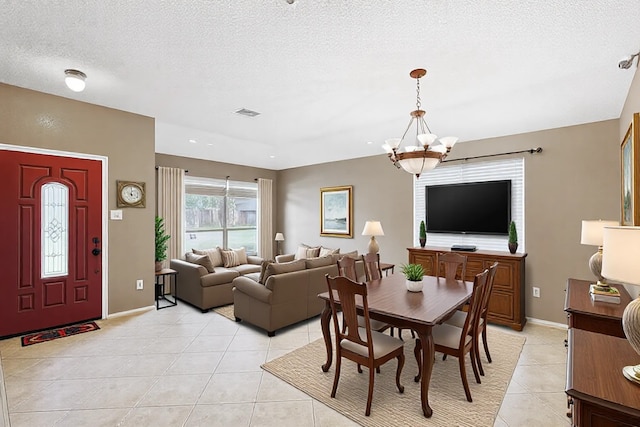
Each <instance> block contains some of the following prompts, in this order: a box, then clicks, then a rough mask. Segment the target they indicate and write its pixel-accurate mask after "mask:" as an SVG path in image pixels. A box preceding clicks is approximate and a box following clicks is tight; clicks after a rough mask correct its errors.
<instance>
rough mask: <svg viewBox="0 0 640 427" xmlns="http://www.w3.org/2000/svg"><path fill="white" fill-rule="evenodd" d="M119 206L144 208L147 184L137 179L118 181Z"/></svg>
mask: <svg viewBox="0 0 640 427" xmlns="http://www.w3.org/2000/svg"><path fill="white" fill-rule="evenodd" d="M116 185H117V187H118V190H117V206H118V207H119V208H144V207H145V199H146V192H145V184H144V182H135V181H116Z"/></svg>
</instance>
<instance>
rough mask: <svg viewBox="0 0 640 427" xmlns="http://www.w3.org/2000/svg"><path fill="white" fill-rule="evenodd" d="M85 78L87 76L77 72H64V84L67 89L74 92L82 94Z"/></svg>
mask: <svg viewBox="0 0 640 427" xmlns="http://www.w3.org/2000/svg"><path fill="white" fill-rule="evenodd" d="M86 78H87V75H86V74H85V73H83V72H82V71H79V70H72V69H68V70H64V82H65V83H66V85H67V87H68V88H69V89H71V90H72V91H74V92H82V91H83V90H84V87H85V82H84V80H85V79H86Z"/></svg>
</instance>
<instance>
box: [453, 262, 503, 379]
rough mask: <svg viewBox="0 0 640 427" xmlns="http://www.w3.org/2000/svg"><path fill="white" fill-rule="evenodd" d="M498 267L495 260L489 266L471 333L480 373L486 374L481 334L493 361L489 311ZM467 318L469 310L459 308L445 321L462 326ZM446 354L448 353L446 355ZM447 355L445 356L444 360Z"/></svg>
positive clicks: (489, 360) (487, 354) (486, 351)
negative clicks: (488, 336) (490, 350)
mask: <svg viewBox="0 0 640 427" xmlns="http://www.w3.org/2000/svg"><path fill="white" fill-rule="evenodd" d="M497 268H498V262H497V261H496V262H494V263H493V265H492V266H491V267H489V276H488V277H487V284H486V285H485V290H484V295H483V296H482V302H481V308H480V315H479V316H478V317H477V318H476V324H475V325H474V327H473V328H472V330H471V334H472V336H473V337H474V339H475V340H476V343H475V346H474V348H475V357H476V361H477V362H478V370H479V371H480V375H482V376H484V369H483V368H482V362H481V360H480V336H482V344H483V346H484V353H485V354H486V356H487V361H488V362H489V363H491V354H489V345H488V344H487V315H488V313H489V299H490V298H491V291H492V290H493V282H494V280H495V278H496V270H497ZM466 319H467V312H466V311H461V310H458V311H456V312H455V313H454V315H453V316H451V317H450V318H449V319H447V320H446V321H445V323H447V324H449V325H453V326H457V327H459V328H461V327H462V326H463V325H464V322H465V320H466ZM445 356H446V355H445ZM445 358H446V357H443V360H444V359H445Z"/></svg>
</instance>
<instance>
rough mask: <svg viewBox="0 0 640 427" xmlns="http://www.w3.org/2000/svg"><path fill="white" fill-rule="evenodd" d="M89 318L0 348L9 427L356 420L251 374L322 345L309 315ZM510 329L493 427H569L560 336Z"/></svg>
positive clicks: (539, 329)
mask: <svg viewBox="0 0 640 427" xmlns="http://www.w3.org/2000/svg"><path fill="white" fill-rule="evenodd" d="M98 323H99V324H100V327H101V330H99V331H95V332H89V333H85V334H81V335H77V336H72V337H68V338H63V339H58V340H54V341H50V342H47V343H42V344H36V345H32V346H29V347H21V346H20V342H19V339H18V338H12V339H7V340H2V341H0V356H1V361H2V364H1V365H0V366H1V369H0V381H2V377H3V375H4V385H5V388H6V397H7V406H8V413H9V422H10V426H11V427H22V426H28V427H34V426H43V427H45V426H54V425H55V426H56V427H61V426H73V427H77V426H92V427H97V426H109V427H111V426H151V425H153V426H188V427H191V426H205V425H206V426H218V425H219V426H277V427H286V426H295V427H300V426H353V425H356V424H354V423H353V422H352V421H350V420H349V419H347V418H345V417H343V416H342V415H340V414H338V413H337V412H335V411H333V410H332V409H330V408H328V407H327V406H325V405H323V404H321V403H319V402H317V401H315V400H313V399H311V398H310V397H309V396H307V395H306V394H304V393H302V392H301V391H299V390H297V389H295V388H293V387H291V386H290V385H288V384H287V383H285V382H283V381H281V380H279V379H277V378H276V377H274V376H272V375H271V374H269V373H267V372H264V371H263V370H262V369H261V368H260V364H262V363H264V362H265V361H268V360H271V359H273V358H276V357H278V356H281V355H283V354H285V353H287V352H289V351H291V350H293V349H296V348H298V347H301V346H303V345H305V344H308V343H309V342H311V341H314V340H316V339H318V338H321V337H322V332H321V330H320V320H319V318H317V317H316V318H314V319H310V320H309V321H306V322H303V323H300V324H297V325H294V326H291V327H289V328H286V329H283V330H280V331H278V333H277V334H276V336H275V337H273V338H268V337H267V335H266V333H264V332H263V331H261V330H259V329H257V328H254V327H252V326H250V325H247V324H244V323H235V322H233V321H230V320H228V319H226V318H224V317H222V316H220V315H218V314H216V313H214V312H210V313H206V314H202V313H200V311H199V310H196V309H194V308H191V307H189V306H186V305H184V304H179V305H178V306H176V307H171V308H167V309H163V310H159V311H155V310H153V311H148V312H144V313H142V314H137V315H131V316H126V317H119V318H114V319H108V320H103V321H99V322H98ZM504 330H505V331H508V332H511V333H517V332H512V331H510V330H509V329H504ZM520 334H523V335H524V336H526V338H527V341H526V344H525V346H524V348H523V351H522V354H521V356H520V360H519V362H518V365H517V367H516V370H515V372H514V374H513V377H512V380H511V383H510V385H509V388H508V391H507V394H506V396H505V399H504V402H503V404H502V407H501V409H500V412H499V414H498V417H497V419H496V422H495V426H511V427H514V426H527V427H533V426H545V427H549V426H562V427H565V426H568V425H570V422H569V419H568V418H566V416H565V412H566V398H565V394H564V386H565V370H566V349H565V347H564V339H565V337H566V331H564V330H561V329H555V328H550V327H545V326H539V325H532V324H528V325H527V326H526V327H525V329H524V331H523V332H520ZM1 391H2V387H0V392H1ZM2 399H3V400H4V396H2ZM0 410H2V406H1V405H0ZM436 410H437V409H436ZM4 424H6V423H4ZM2 425H3V420H2V417H0V426H2ZM425 425H428V420H425ZM7 427H8V426H7Z"/></svg>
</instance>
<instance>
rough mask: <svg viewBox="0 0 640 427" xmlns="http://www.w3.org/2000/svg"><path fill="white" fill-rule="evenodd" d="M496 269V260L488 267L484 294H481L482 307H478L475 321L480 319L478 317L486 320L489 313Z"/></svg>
mask: <svg viewBox="0 0 640 427" xmlns="http://www.w3.org/2000/svg"><path fill="white" fill-rule="evenodd" d="M497 269H498V262H497V261H496V262H494V263H493V265H492V266H491V267H489V276H488V277H487V284H486V285H485V289H484V295H483V296H482V303H481V306H482V308H481V309H480V315H479V316H478V318H477V321H480V318H483V319H484V321H485V322H486V321H487V314H488V313H489V299H490V298H491V290H492V289H493V281H494V280H495V278H496V270H497Z"/></svg>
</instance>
